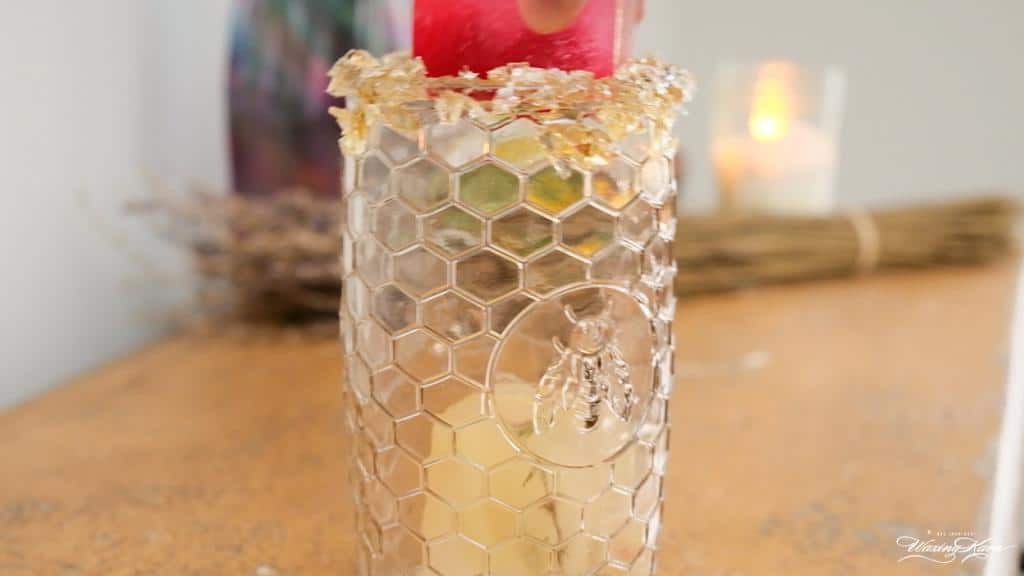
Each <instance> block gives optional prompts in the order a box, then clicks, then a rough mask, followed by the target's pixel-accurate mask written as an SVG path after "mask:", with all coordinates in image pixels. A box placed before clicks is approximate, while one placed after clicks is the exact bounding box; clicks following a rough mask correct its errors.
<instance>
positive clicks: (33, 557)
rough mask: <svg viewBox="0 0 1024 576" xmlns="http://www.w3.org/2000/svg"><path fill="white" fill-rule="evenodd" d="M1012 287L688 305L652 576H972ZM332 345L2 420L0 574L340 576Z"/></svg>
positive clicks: (1006, 275) (856, 285) (281, 344)
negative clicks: (913, 539) (932, 545)
mask: <svg viewBox="0 0 1024 576" xmlns="http://www.w3.org/2000/svg"><path fill="white" fill-rule="evenodd" d="M1015 272H1016V270H1015V269H1014V268H1013V267H1012V266H1000V267H995V268H989V269H984V270H971V271H960V270H957V271H940V272H925V273H921V274H914V275H909V274H908V275H897V276H885V277H874V278H866V279H862V280H857V281H851V282H835V283H824V284H813V285H804V286H799V287H790V288H774V289H767V290H762V291H756V292H749V293H743V294H738V295H731V296H720V297H715V298H708V299H702V300H694V301H688V302H685V303H683V304H681V305H680V309H679V316H678V323H677V335H678V350H679V352H678V365H679V372H680V377H679V379H678V381H677V384H676V391H675V398H674V403H673V407H672V425H673V446H672V451H673V453H672V463H671V466H670V473H669V478H668V482H667V491H668V496H667V500H666V506H667V508H666V514H665V518H666V521H665V522H666V530H665V532H664V534H663V540H662V546H661V548H662V551H661V552H660V560H659V561H660V565H661V571H660V573H661V574H696V575H722V576H725V575H729V576H738V575H774V574H779V575H787V576H797V575H803V574H807V575H810V574H814V575H819V574H828V575H832V574H870V575H872V576H877V575H884V574H894V575H917V574H922V575H923V574H960V573H968V574H973V573H980V571H981V570H982V566H983V564H982V563H981V561H968V563H966V564H964V565H960V564H957V563H954V564H953V565H948V566H942V565H938V564H932V563H928V562H925V561H921V560H917V561H914V560H908V561H905V562H897V559H898V558H899V557H900V556H901V555H902V553H901V550H900V549H899V548H898V547H897V546H896V543H895V539H896V538H897V537H898V536H900V535H905V534H918V535H925V534H927V531H929V530H930V531H932V532H936V531H954V530H956V531H975V530H978V529H979V528H984V527H985V526H986V525H987V524H986V519H987V516H988V510H987V506H988V502H989V501H990V498H991V494H990V485H991V477H992V466H993V458H994V456H993V454H994V444H995V441H996V439H997V436H998V430H999V424H1000V415H1001V413H1002V402H1003V394H1004V385H1003V382H1004V373H1005V366H1004V365H1005V359H1006V347H1007V339H1008V329H1009V326H1008V318H1009V316H1010V309H1011V306H1012V302H1011V300H1012V294H1013V280H1014V275H1015ZM341 373H342V371H341V360H340V354H339V349H338V347H337V346H336V345H335V344H334V343H333V342H319V343H308V342H307V343H303V342H294V341H293V342H287V341H276V342H273V343H271V342H252V341H250V342H242V341H239V340H237V339H232V338H195V337H192V338H187V337H178V338H174V339H170V340H168V341H166V342H164V343H161V344H159V345H156V346H153V347H151V348H149V349H147V350H145V351H143V352H141V353H139V354H137V355H135V356H132V357H130V358H126V359H124V360H121V361H119V362H116V363H114V364H113V365H111V366H109V367H107V368H105V369H103V370H100V371H99V372H97V373H95V374H93V375H90V376H86V377H84V378H81V379H79V380H77V381H75V382H73V383H70V384H68V385H66V386H63V387H61V388H59V389H56V390H54V391H52V392H50V393H48V394H45V395H43V396H41V397H39V398H37V399H35V400H33V401H31V402H29V403H27V404H24V405H22V406H19V407H17V408H14V409H11V410H9V411H7V412H6V413H4V414H2V415H0V458H2V463H0V471H2V474H0V574H3V575H6V576H26V575H32V576H50V575H62V576H71V575H90V576H91V575H96V576H120V575H148V574H159V575H165V574H166V575H174V576H186V575H193V574H194V575H236V574H237V575H256V576H275V575H277V576H293V575H321V574H325V575H326V574H335V575H337V574H349V573H350V571H349V570H350V560H349V550H350V547H351V541H350V530H349V526H350V523H351V521H352V518H351V517H352V511H351V508H350V505H349V498H348V488H347V483H346V479H345V473H344V471H345V469H346V466H345V459H346V457H347V454H346V441H345V435H344V433H343V428H342V424H341V419H340V408H339V402H340V379H341Z"/></svg>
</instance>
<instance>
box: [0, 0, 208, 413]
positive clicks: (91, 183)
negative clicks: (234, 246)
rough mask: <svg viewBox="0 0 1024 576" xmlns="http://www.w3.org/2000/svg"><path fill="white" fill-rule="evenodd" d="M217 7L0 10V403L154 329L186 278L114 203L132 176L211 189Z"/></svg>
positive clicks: (39, 4) (156, 3) (39, 2)
mask: <svg viewBox="0 0 1024 576" xmlns="http://www.w3.org/2000/svg"><path fill="white" fill-rule="evenodd" d="M226 4H227V3H226V2H224V1H216V2H213V1H210V0H174V1H173V2H169V1H164V0H150V1H147V2H140V1H137V0H94V1H90V2H77V1H76V2H69V1H67V0H33V1H32V2H18V3H5V4H4V5H3V7H2V8H0V70H2V71H3V74H4V75H5V79H4V82H3V89H2V90H0V110H2V111H3V117H4V121H3V128H2V129H0V188H2V191H0V213H2V214H3V225H2V226H0V258H2V262H3V264H2V268H0V270H2V272H0V279H2V283H3V289H2V291H0V294H2V299H0V358H2V364H0V406H2V405H4V404H9V403H12V402H15V401H17V400H19V399H23V398H25V397H27V396H29V395H30V394H32V393H34V392H37V391H39V390H42V389H43V388H44V387H46V386H48V385H52V384H55V383H58V382H60V381H62V380H64V379H66V378H69V377H71V376H72V375H75V374H78V373H80V372H81V371H83V370H88V369H90V368H92V367H94V366H96V365H97V364H98V363H100V362H104V361H106V360H107V359H109V358H112V357H114V356H116V355H119V354H122V353H124V352H126V351H128V350H130V349H133V348H135V347H138V346H140V345H142V344H143V343H145V342H147V341H148V340H149V339H151V338H152V337H154V336H156V335H158V334H161V333H162V332H163V330H164V329H165V328H166V326H167V318H168V314H170V313H172V312H173V310H174V305H175V303H177V302H180V301H181V295H182V294H183V293H184V292H185V290H187V287H188V280H187V278H188V275H187V273H184V268H183V263H182V262H180V261H178V260H177V259H176V258H175V257H174V256H175V254H174V252H173V251H171V250H168V249H167V247H166V246H164V245H163V244H162V242H161V241H159V240H157V239H156V238H154V237H153V234H152V231H151V227H150V225H148V224H145V223H142V222H139V221H138V220H137V219H133V218H129V217H126V216H125V214H124V210H123V207H122V206H123V203H124V202H125V201H126V200H127V199H128V198H131V197H133V196H138V195H139V193H141V192H144V191H145V190H146V186H147V176H146V175H147V174H153V175H156V176H159V177H162V178H167V179H168V180H169V181H171V182H180V181H181V180H183V179H186V178H195V179H199V180H204V181H208V182H211V183H213V184H215V185H216V184H221V183H223V182H224V175H225V173H226V167H225V166H224V161H225V158H226V155H225V153H224V151H223V149H222V146H221V142H223V139H224V129H223V119H222V118H223V115H222V112H221V101H222V99H221V88H220V85H221V83H222V79H221V78H220V74H221V71H222V68H223V61H224V55H223V54H222V53H221V52H222V48H221V47H222V46H224V42H225V32H224V19H225V16H224V13H225V10H224V7H225V6H226ZM169 278H170V279H173V280H172V281H170V282H168V279H169Z"/></svg>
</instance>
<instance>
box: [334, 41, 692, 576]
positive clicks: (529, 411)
mask: <svg viewBox="0 0 1024 576" xmlns="http://www.w3.org/2000/svg"><path fill="white" fill-rule="evenodd" d="M682 74H683V73H682V72H681V71H678V72H677V71H675V69H674V68H671V67H668V66H663V65H660V64H658V63H656V62H652V61H635V62H633V63H631V64H627V65H625V66H624V67H623V68H622V69H620V71H619V72H617V73H616V76H614V77H612V78H609V79H597V78H594V77H592V76H589V75H587V74H580V73H562V72H558V71H553V70H540V69H531V68H526V67H523V66H510V67H505V68H501V69H495V70H492V71H491V72H490V73H489V74H488V76H487V77H486V78H480V77H476V76H475V75H468V74H467V75H461V76H459V77H457V78H456V77H452V78H441V79H436V78H427V77H425V76H424V75H423V71H422V68H421V67H420V65H419V63H418V62H417V61H415V60H412V59H410V58H409V57H407V56H402V55H392V56H385V57H383V58H381V59H380V60H378V59H376V58H373V57H372V56H370V55H368V54H365V53H359V52H354V53H350V54H349V55H348V56H347V57H346V58H344V59H343V60H342V61H341V62H340V63H339V64H338V65H337V66H336V69H335V72H334V75H333V78H334V82H335V83H336V84H337V85H338V86H339V87H338V89H337V90H336V91H335V92H334V93H335V95H338V96H344V97H346V98H347V100H346V108H345V109H344V110H335V111H334V113H335V115H336V116H337V117H338V118H339V120H340V121H341V122H342V123H343V125H344V126H345V128H346V130H345V132H346V134H345V138H346V139H345V140H343V142H342V148H343V151H344V155H345V161H346V166H347V167H348V168H351V169H347V170H346V176H347V177H348V178H349V180H348V181H347V182H346V183H345V186H344V196H343V205H344V207H345V210H346V213H347V216H346V226H344V229H343V231H342V243H343V257H342V273H343V282H344V293H345V298H344V301H343V303H342V306H341V319H342V334H343V337H344V341H345V353H346V358H345V362H346V371H347V373H346V380H347V387H346V390H347V392H348V394H347V396H348V402H347V414H348V416H347V421H348V424H349V431H350V434H351V438H352V440H351V442H352V445H353V446H354V450H353V458H352V470H353V476H352V478H353V489H354V490H353V492H354V499H355V504H356V516H357V521H356V524H357V532H358V542H359V544H358V545H357V546H356V550H355V562H356V567H357V570H356V574H360V575H368V576H397V575H412V574H437V575H439V576H459V575H463V574H465V575H470V574H473V575H481V576H483V575H492V574H494V575H497V574H516V575H519V576H532V575H537V576H541V575H545V574H565V575H577V574H578V575H584V574H595V573H598V572H600V573H616V574H632V575H635V576H649V575H650V574H653V572H654V561H655V550H656V547H657V546H656V542H657V538H658V534H659V532H660V527H661V503H662V494H663V489H664V486H663V478H664V471H665V464H666V460H667V457H668V433H669V427H668V421H667V415H668V411H667V405H668V400H669V396H670V391H671V389H672V369H673V358H674V356H673V348H672V341H673V340H672V329H671V326H672V320H673V318H674V316H675V312H674V302H675V300H674V295H673V291H672V285H673V283H672V278H673V276H674V273H675V264H674V259H673V258H672V248H671V246H672V239H673V236H674V231H675V221H676V218H675V197H676V185H675V179H674V177H673V173H672V170H671V165H672V164H671V163H672V156H673V155H674V152H675V145H674V140H673V139H672V138H671V122H672V119H673V118H674V116H675V114H676V112H677V108H678V105H679V104H680V103H681V102H682V101H683V100H684V97H685V96H686V94H688V90H689V85H688V82H687V81H686V79H685V77H684V76H682Z"/></svg>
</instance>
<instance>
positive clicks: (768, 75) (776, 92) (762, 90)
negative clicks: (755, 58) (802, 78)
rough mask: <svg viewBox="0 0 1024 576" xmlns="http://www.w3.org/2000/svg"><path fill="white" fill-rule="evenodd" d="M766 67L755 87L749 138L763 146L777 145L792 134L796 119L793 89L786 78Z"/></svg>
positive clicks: (784, 75) (786, 76) (785, 75)
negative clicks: (775, 143) (763, 144)
mask: <svg viewBox="0 0 1024 576" xmlns="http://www.w3.org/2000/svg"><path fill="white" fill-rule="evenodd" d="M773 68H774V67H766V69H765V70H763V74H762V75H761V77H760V78H758V80H757V82H755V83H754V94H753V98H752V102H751V106H750V125H749V129H750V135H751V136H752V137H753V138H754V139H755V140H758V141H761V142H774V141H776V140H780V139H781V138H783V137H784V136H785V135H786V133H787V132H789V125H790V121H791V120H792V118H793V98H792V87H791V86H790V83H789V82H788V81H787V80H788V75H787V74H776V73H772V72H773Z"/></svg>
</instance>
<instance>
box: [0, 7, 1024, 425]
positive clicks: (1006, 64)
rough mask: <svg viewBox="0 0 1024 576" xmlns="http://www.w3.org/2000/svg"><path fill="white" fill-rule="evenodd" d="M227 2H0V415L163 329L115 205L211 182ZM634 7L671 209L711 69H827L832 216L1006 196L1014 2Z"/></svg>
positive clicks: (137, 251)
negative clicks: (692, 79) (669, 90)
mask: <svg viewBox="0 0 1024 576" xmlns="http://www.w3.org/2000/svg"><path fill="white" fill-rule="evenodd" d="M228 4H229V1H228V0H92V1H90V2H78V1H75V2H72V1H68V0H33V1H32V2H18V3H16V4H15V3H8V4H5V5H4V6H3V7H2V8H0V70H3V71H4V74H6V78H5V80H4V84H3V89H2V90H0V110H2V111H3V113H4V122H3V128H2V129H0V187H2V192H0V213H2V214H3V226H0V257H2V259H3V267H2V268H0V269H2V270H3V272H0V280H2V281H3V290H2V292H0V294H2V295H3V298H2V299H0V358H2V361H3V362H2V368H0V406H2V405H4V404H9V403H12V402H14V401H17V400H19V399H23V398H26V397H28V396H29V395H30V394H32V393H34V392H37V391H39V390H42V389H43V388H45V387H46V386H48V385H52V384H55V383H58V382H61V381H63V380H65V379H66V378H68V377H70V376H72V375H74V374H78V373H80V372H81V371H83V370H87V369H90V368H92V367H94V366H96V365H97V364H99V363H102V362H105V361H107V360H108V359H110V358H113V357H115V356H117V355H119V354H122V353H124V352H126V351H128V350H131V349H133V348H135V347H138V346H140V345H142V344H144V343H145V342H147V341H148V340H150V339H152V338H153V337H155V336H158V335H159V334H161V333H163V330H164V329H165V328H166V325H167V323H166V322H165V321H163V320H162V319H166V315H167V314H168V313H169V312H170V311H172V310H173V306H174V304H175V303H176V302H179V301H180V296H181V294H182V292H183V291H184V290H186V289H187V286H188V281H187V278H188V275H187V273H186V272H184V268H183V266H184V263H182V262H180V261H178V260H176V258H175V257H174V253H173V251H169V250H167V249H166V248H162V247H161V243H160V241H158V240H157V239H155V238H153V237H152V232H151V230H150V228H149V227H148V225H146V224H142V223H139V222H137V221H133V220H132V219H130V218H127V217H125V216H124V215H123V212H122V210H121V203H122V202H123V200H124V199H125V198H127V197H130V196H131V195H132V194H135V193H137V192H138V191H140V190H142V191H144V190H145V189H146V186H147V184H146V175H152V176H155V177H157V178H159V179H161V180H163V181H165V182H169V183H171V184H174V185H181V184H183V183H187V182H193V181H197V182H203V183H206V184H210V185H213V186H223V185H224V184H225V182H226V180H227V178H226V174H227V166H226V156H227V155H226V152H225V149H224V142H225V137H226V136H225V133H226V131H225V117H224V110H223V102H224V97H223V86H224V77H223V71H224V65H225V57H226V52H225V47H226V45H227V28H226V26H227V13H228ZM647 4H648V7H647V19H646V21H645V22H644V24H643V25H642V27H641V31H640V33H639V34H638V35H637V37H638V52H640V53H643V52H648V51H654V52H656V53H660V54H661V55H662V56H664V57H666V58H669V59H671V60H673V61H675V62H678V63H681V64H684V65H686V66H687V67H689V68H690V69H691V70H692V71H693V72H695V73H696V75H697V77H698V79H699V80H700V81H701V82H702V85H703V86H704V88H705V89H704V91H703V92H701V93H700V94H699V95H698V100H697V102H696V103H695V104H694V105H693V106H692V108H691V116H690V117H689V118H688V119H686V120H685V121H684V125H683V142H684V145H685V146H686V149H687V154H688V160H689V166H690V176H689V180H688V183H687V184H688V185H687V190H686V193H687V196H686V198H685V203H686V204H687V205H689V206H691V207H698V208H702V207H707V206H710V205H712V204H713V193H712V187H711V177H710V171H709V170H708V155H707V146H706V142H707V136H708V123H707V119H708V110H709V105H710V103H711V101H712V97H713V94H712V92H711V90H709V88H710V87H711V85H712V84H713V78H714V70H715V66H716V63H718V62H720V61H722V60H728V59H740V60H759V59H766V58H778V57H782V58H791V59H796V60H798V61H803V62H807V63H810V64H839V65H841V66H843V67H844V68H845V70H846V72H847V76H848V95H847V116H846V122H845V130H844V135H843V140H842V162H843V164H842V167H841V169H840V180H839V186H838V189H839V194H840V202H841V203H842V204H844V205H855V204H870V203H879V202H898V201H909V200H917V199H923V198H937V197H948V196H951V195H958V194H962V193H964V191H970V190H978V189H979V188H980V187H983V186H1008V187H1013V188H1015V189H1017V190H1024V112H1022V111H1021V107H1022V103H1024V35H1021V34H1020V33H1019V31H1018V29H1019V27H1020V25H1021V23H1022V22H1024V2H1021V1H1020V0H972V1H965V0H899V1H886V0H862V1H859V2H821V1H818V0H776V1H773V2H761V1H756V0H742V1H741V0H715V1H713V2H710V1H706V2H692V1H679V0H647ZM15 6H16V7H15ZM83 205H86V206H87V207H88V209H85V208H83ZM140 262H145V263H148V266H143V265H141V264H140ZM147 270H150V272H149V273H150V274H154V273H155V274H159V276H147V275H146V273H147V272H146V271H147ZM154 271H155V272H154Z"/></svg>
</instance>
